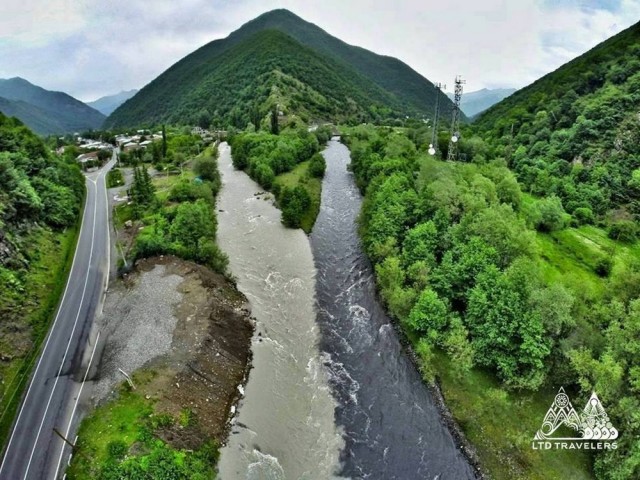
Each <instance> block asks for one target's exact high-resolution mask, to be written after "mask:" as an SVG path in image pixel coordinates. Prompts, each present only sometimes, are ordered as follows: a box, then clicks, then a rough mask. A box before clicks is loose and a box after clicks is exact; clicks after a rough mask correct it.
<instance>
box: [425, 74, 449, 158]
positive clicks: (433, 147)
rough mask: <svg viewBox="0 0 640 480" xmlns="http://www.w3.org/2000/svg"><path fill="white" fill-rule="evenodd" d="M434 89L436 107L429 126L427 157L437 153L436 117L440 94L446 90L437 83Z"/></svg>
mask: <svg viewBox="0 0 640 480" xmlns="http://www.w3.org/2000/svg"><path fill="white" fill-rule="evenodd" d="M433 86H434V87H436V106H435V112H434V113H433V125H432V126H431V144H430V145H429V155H432V156H435V154H436V153H438V117H439V116H440V93H441V91H442V90H446V89H447V86H446V85H443V84H442V83H440V82H438V83H435V84H434V85H433Z"/></svg>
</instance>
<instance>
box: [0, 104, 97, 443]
mask: <svg viewBox="0 0 640 480" xmlns="http://www.w3.org/2000/svg"><path fill="white" fill-rule="evenodd" d="M84 192H85V187H84V179H83V177H82V174H81V172H80V169H79V168H78V166H77V165H76V163H75V161H74V160H73V159H65V158H59V157H57V156H55V155H53V154H52V153H50V152H49V150H48V148H47V147H46V146H45V144H44V143H43V142H42V140H40V139H39V138H38V137H37V136H36V135H35V134H34V133H32V132H31V131H30V130H29V129H28V128H27V127H25V126H24V125H23V124H22V123H21V122H20V121H19V120H17V119H14V118H7V117H5V116H4V115H2V114H0V319H2V321H0V380H1V381H0V436H2V435H4V434H5V433H6V429H7V428H8V427H9V426H10V425H11V422H12V420H13V417H12V412H13V410H14V409H15V407H16V402H15V401H16V400H19V399H20V395H19V394H17V393H19V392H20V389H21V388H22V387H23V385H24V381H25V380H26V379H27V378H28V375H27V376H25V375H26V374H28V373H29V371H30V368H29V367H30V361H31V360H32V359H33V358H35V354H36V352H37V349H38V347H39V345H40V341H41V340H42V339H43V338H44V335H45V334H46V332H47V329H48V326H49V322H50V321H51V314H52V313H53V310H54V309H55V307H56V304H57V301H58V298H59V297H58V295H59V293H60V289H61V288H62V287H63V286H64V284H65V281H64V279H65V275H66V270H67V269H68V267H69V262H70V259H71V257H72V256H73V251H74V247H75V239H76V231H77V229H76V228H75V227H76V225H77V222H78V218H79V211H80V207H81V205H82V201H83V198H84Z"/></svg>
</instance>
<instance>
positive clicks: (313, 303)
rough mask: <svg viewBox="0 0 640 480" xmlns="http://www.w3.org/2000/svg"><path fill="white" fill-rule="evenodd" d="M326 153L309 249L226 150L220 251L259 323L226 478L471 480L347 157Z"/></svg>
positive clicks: (223, 472) (337, 147)
mask: <svg viewBox="0 0 640 480" xmlns="http://www.w3.org/2000/svg"><path fill="white" fill-rule="evenodd" d="M323 155H324V156H325V159H326V161H327V172H326V175H325V179H324V181H323V191H322V206H321V210H320V215H319V216H318V220H317V222H316V225H315V227H314V229H313V233H312V235H311V238H310V240H311V241H309V238H308V237H306V236H305V235H304V233H303V232H302V231H301V230H290V229H285V228H284V227H282V225H281V224H280V212H279V211H278V210H277V209H276V208H275V207H273V205H272V204H271V201H265V200H263V199H262V197H261V196H257V195H256V194H257V193H259V192H260V191H261V188H260V187H259V186H258V185H257V184H256V183H254V182H253V181H252V180H251V179H249V177H248V176H247V175H246V174H245V173H243V172H238V171H235V170H234V169H233V166H232V165H231V156H230V151H229V148H228V146H227V145H226V144H222V145H221V148H220V160H219V167H220V170H221V173H222V176H223V184H224V186H223V189H222V192H221V194H220V198H219V208H220V209H221V210H222V212H220V213H219V215H218V221H219V227H218V240H219V243H220V246H221V248H222V249H223V250H224V251H225V252H227V254H228V255H229V258H230V269H231V271H232V272H233V274H234V275H235V276H236V277H237V279H238V287H239V289H240V290H241V291H242V292H243V293H244V294H245V295H246V296H247V298H249V300H250V302H251V306H252V311H253V315H254V316H255V317H256V319H257V330H256V335H255V336H254V342H253V346H252V350H253V355H254V358H253V369H252V371H251V373H250V375H249V381H248V383H247V385H246V392H245V397H244V399H243V400H242V402H241V404H240V407H239V412H238V418H237V420H236V424H235V426H234V428H233V430H232V433H231V435H230V437H229V441H228V444H227V445H226V446H225V447H224V448H223V449H222V452H221V458H220V478H221V479H222V480H234V479H243V480H244V479H248V480H253V479H256V480H257V479H287V480H299V479H319V480H328V479H330V478H335V477H342V478H352V479H354V480H355V479H365V478H366V479H380V480H392V479H398V480H412V479H429V480H431V479H438V480H447V479H451V480H464V479H473V478H474V475H473V473H472V470H471V468H470V467H469V465H468V463H467V461H466V460H465V458H464V457H463V455H462V454H461V453H460V451H459V450H458V449H457V447H456V445H455V442H454V440H453V438H452V436H451V434H450V433H449V431H448V429H447V428H446V426H445V425H444V424H443V422H442V419H441V416H440V414H439V412H438V410H437V408H436V406H435V404H434V402H433V401H432V398H431V395H430V392H429V390H428V389H427V388H426V386H425V385H424V383H423V382H422V380H421V378H420V375H419V373H418V372H417V370H416V369H415V367H414V365H413V364H412V363H411V361H410V360H409V358H408V357H407V355H406V354H405V352H403V350H402V347H401V344H400V341H399V338H398V336H397V334H396V332H395V330H394V329H393V327H392V325H391V323H390V321H389V319H388V317H387V316H386V314H385V312H384V310H383V309H382V307H381V305H380V304H379V302H378V299H377V297H376V291H375V281H374V278H373V275H372V269H371V265H370V263H369V261H368V260H367V259H366V257H365V255H364V254H363V252H362V250H361V248H360V242H359V238H358V234H357V227H356V218H357V215H358V212H359V211H360V205H361V202H362V199H361V196H360V193H359V192H358V190H357V188H356V186H355V183H354V181H353V178H352V175H351V174H350V173H349V172H348V171H347V165H348V164H349V161H350V156H349V150H348V149H347V148H346V147H345V146H344V145H342V144H341V143H339V142H337V141H335V140H332V141H331V142H330V143H329V145H328V147H327V149H326V150H325V151H324V152H323Z"/></svg>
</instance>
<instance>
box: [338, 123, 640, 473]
mask: <svg viewBox="0 0 640 480" xmlns="http://www.w3.org/2000/svg"><path fill="white" fill-rule="evenodd" d="M349 133H350V135H349V136H348V137H347V139H348V140H347V141H348V143H349V145H350V148H351V151H352V169H353V172H354V174H355V178H356V181H357V183H358V185H359V186H360V188H361V190H362V191H363V193H364V194H365V201H364V204H363V208H362V213H361V219H360V221H361V235H362V240H363V246H364V248H365V251H366V253H367V254H368V256H369V257H370V258H371V260H372V261H373V263H374V265H375V271H376V277H377V281H378V284H379V288H380V292H381V294H382V298H383V299H384V301H385V302H386V304H387V306H388V309H389V311H390V313H391V314H392V315H393V316H394V317H395V318H396V319H398V320H399V322H400V324H401V325H402V326H403V327H404V329H405V331H406V332H407V334H408V335H409V337H410V338H411V339H413V340H414V341H415V346H416V349H417V352H418V353H419V355H420V356H421V358H422V360H423V368H424V371H425V375H426V376H427V377H428V378H433V375H439V374H440V373H441V372H439V371H438V370H437V365H438V362H437V357H438V355H440V354H442V353H443V352H444V353H446V355H447V356H448V357H449V358H450V359H452V361H451V362H450V364H449V367H448V368H450V369H452V370H453V371H454V372H455V375H454V376H455V377H456V378H457V380H455V381H454V382H453V383H454V385H455V384H459V385H462V384H465V382H466V381H463V380H461V379H462V378H469V377H470V376H471V375H472V374H473V373H472V372H474V371H477V370H480V371H487V372H492V374H493V375H494V376H495V377H496V378H497V379H498V380H499V384H500V385H501V387H500V390H497V391H502V392H503V393H501V394H500V395H499V397H498V398H499V399H502V400H501V402H502V404H503V408H504V409H505V410H508V411H509V412H510V416H513V415H517V416H518V417H519V418H520V424H519V425H518V427H517V429H518V430H521V429H522V424H526V423H527V422H526V420H525V419H526V418H527V416H528V415H531V414H533V415H537V412H538V409H534V408H532V407H529V408H528V409H527V411H522V407H521V406H520V407H518V406H517V405H518V403H517V402H516V401H515V400H514V398H519V399H521V400H522V399H523V398H525V399H528V400H526V401H528V402H531V401H532V400H531V399H532V398H533V397H532V395H534V394H535V392H537V391H538V390H540V389H547V388H548V387H553V386H556V387H557V386H560V385H564V386H565V388H570V389H571V391H572V392H577V393H576V394H575V397H576V398H578V399H579V400H576V401H575V404H578V405H580V403H584V402H585V401H586V399H587V398H588V397H589V396H590V395H591V392H592V391H593V390H595V391H597V392H598V395H599V397H600V399H601V400H602V402H603V403H604V404H605V405H607V411H608V413H609V415H610V416H611V418H612V422H614V423H615V424H616V425H617V426H618V429H619V431H620V432H623V433H622V435H621V436H620V438H619V441H618V449H617V450H610V451H604V452H603V453H600V454H598V455H597V457H596V460H595V467H594V468H595V472H596V474H597V476H598V478H603V479H604V478H606V479H623V478H625V479H626V478H634V477H635V476H638V474H639V473H640V470H639V469H640V457H639V456H638V455H639V454H640V452H639V451H638V449H637V447H638V443H637V442H636V441H635V438H636V437H637V435H638V434H639V433H640V430H639V426H638V423H637V422H636V421H635V418H636V414H635V412H636V411H637V410H638V408H640V404H639V401H638V378H637V376H638V373H639V372H640V365H639V364H638V358H640V357H638V355H637V353H638V352H639V351H640V350H638V349H639V348H640V328H639V326H640V323H639V322H640V299H639V295H640V282H638V279H639V274H640V258H639V257H638V256H637V249H636V248H635V244H632V245H627V244H619V243H620V242H618V243H616V242H614V241H612V240H610V239H609V238H607V236H606V234H604V233H600V232H599V231H598V230H597V229H594V227H581V229H578V228H576V229H573V228H567V227H568V226H569V225H570V224H571V223H572V217H571V216H570V215H569V214H567V213H566V212H565V210H564V208H563V206H562V202H561V200H560V198H559V197H558V196H555V195H553V193H552V192H549V194H548V195H547V196H545V197H534V196H532V195H530V194H528V193H526V192H523V190H522V188H521V186H520V184H519V183H518V181H517V179H516V177H515V176H514V175H513V174H512V173H511V172H510V170H509V169H508V168H507V166H506V163H505V162H504V160H502V159H496V160H486V159H485V160H482V158H481V157H480V156H478V154H477V153H476V156H475V158H476V161H475V162H474V163H446V162H442V161H439V160H435V159H433V158H432V157H429V156H427V155H425V154H424V153H423V152H424V151H425V149H426V144H425V143H420V142H418V144H417V145H416V143H414V142H413V141H411V140H410V137H411V138H414V139H415V138H420V135H419V132H408V134H405V133H403V132H394V131H393V130H391V129H375V128H373V127H357V128H355V129H352V130H351V131H350V132H349ZM476 146H477V148H479V149H481V150H482V149H484V145H483V144H482V143H481V142H478V143H477V145H476ZM589 228H591V230H589ZM587 235H591V237H590V238H594V239H595V240H596V241H598V242H601V246H600V247H601V248H591V249H590V248H587V247H585V246H584V243H583V244H577V245H576V243H579V241H580V240H581V239H582V240H583V241H584V242H585V243H586V242H587V241H591V242H592V243H595V242H593V240H589V239H588V238H586V236H587ZM585 238H586V240H585ZM603 265H604V266H603ZM454 388H455V387H454ZM527 392H532V393H531V394H528V393H527ZM496 395H497V394H496ZM509 399H511V400H509ZM510 401H511V402H513V403H511V404H510V403H509V402H510ZM549 401H550V399H549V400H547V403H546V404H544V407H543V408H544V409H546V408H548V402H549ZM491 402H492V403H494V404H495V403H496V398H492V400H491ZM453 408H454V414H455V413H456V412H455V406H454V407H453ZM471 408H475V409H476V410H475V412H474V413H473V416H474V418H476V420H475V421H476V422H485V424H482V425H481V427H482V428H484V427H486V428H491V424H492V422H495V419H496V418H500V417H498V416H496V415H495V412H494V413H491V415H489V416H487V414H486V413H483V412H482V408H483V407H481V405H479V404H476V405H475V406H474V407H471ZM516 409H517V410H516ZM544 409H543V410H542V411H544ZM534 411H535V413H533V412H534ZM516 412H517V413H516ZM540 418H542V417H540ZM537 421H538V422H539V421H540V419H538V420H537ZM535 424H536V420H535V419H533V420H532V425H535ZM494 427H495V425H494ZM500 428H501V429H502V431H503V432H504V434H505V435H509V434H510V433H511V432H509V431H508V427H507V425H506V424H502V425H501V426H500ZM533 428H534V429H535V428H536V427H533ZM518 430H516V431H518ZM534 431H535V430H534ZM532 434H533V432H532ZM472 440H474V443H475V441H476V438H472ZM530 440H531V439H530V438H522V436H521V438H519V439H518V440H517V441H516V442H515V446H516V448H517V451H518V453H517V455H516V456H515V458H518V457H521V458H522V457H526V456H527V455H530V453H528V452H530V451H531V445H530ZM477 441H478V445H479V449H480V450H481V451H482V450H483V446H482V444H483V442H484V443H486V441H487V440H486V438H479V439H477ZM492 442H493V443H492V447H491V449H492V450H494V452H493V453H491V454H489V455H500V453H503V454H508V455H510V456H511V457H512V458H513V457H514V455H513V452H511V453H508V451H509V448H513V445H512V446H511V447H508V446H507V445H505V446H504V449H505V450H504V451H503V452H501V451H500V449H499V448H496V445H495V442H496V440H495V439H493V440H492ZM522 461H523V462H524V463H523V464H522V465H520V466H519V468H520V472H519V473H520V475H526V472H527V470H526V469H527V468H528V467H529V466H530V465H527V463H528V462H531V461H532V460H531V459H528V460H526V461H525V460H522ZM537 461H539V459H538V460H537ZM487 463H492V462H491V461H488V462H487ZM498 468H500V467H498ZM536 468H540V469H541V471H543V472H546V473H547V474H548V475H559V474H560V472H561V470H553V468H555V467H554V466H553V465H552V464H551V462H549V463H548V464H547V465H536ZM558 468H562V467H558ZM564 468H566V467H564ZM545 469H547V470H545ZM532 470H535V468H534V469H532ZM496 471H497V470H496ZM516 471H517V470H516ZM511 473H512V474H513V471H512V472H511Z"/></svg>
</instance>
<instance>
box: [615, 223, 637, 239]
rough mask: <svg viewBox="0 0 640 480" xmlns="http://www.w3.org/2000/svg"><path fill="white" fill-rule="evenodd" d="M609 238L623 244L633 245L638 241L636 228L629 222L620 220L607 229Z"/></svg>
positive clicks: (634, 224)
mask: <svg viewBox="0 0 640 480" xmlns="http://www.w3.org/2000/svg"><path fill="white" fill-rule="evenodd" d="M608 235H609V238H611V239H612V240H619V241H621V242H625V243H633V242H635V241H636V240H637V239H638V226H637V225H636V223H635V222H632V221H631V220H620V221H617V222H615V223H613V224H611V226H610V227H609V232H608Z"/></svg>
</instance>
